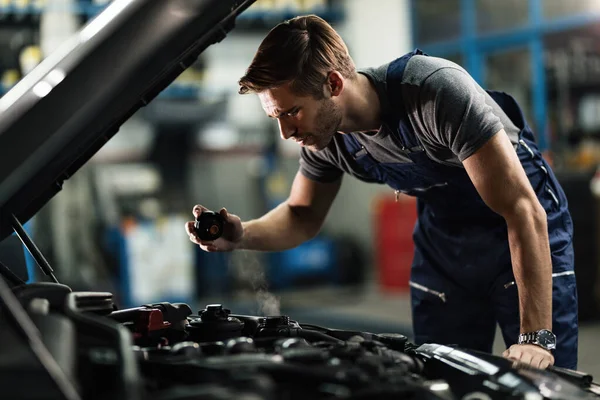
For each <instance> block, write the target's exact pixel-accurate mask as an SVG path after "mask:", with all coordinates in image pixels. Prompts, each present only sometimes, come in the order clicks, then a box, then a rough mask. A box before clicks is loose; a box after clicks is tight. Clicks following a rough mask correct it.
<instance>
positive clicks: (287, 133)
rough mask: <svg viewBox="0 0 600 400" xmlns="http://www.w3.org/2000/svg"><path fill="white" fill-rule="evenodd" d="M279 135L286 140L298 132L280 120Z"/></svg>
mask: <svg viewBox="0 0 600 400" xmlns="http://www.w3.org/2000/svg"><path fill="white" fill-rule="evenodd" d="M278 121H279V133H280V134H281V138H282V139H284V140H286V139H289V138H290V137H292V136H293V135H294V133H295V132H296V128H295V127H294V126H293V125H292V124H290V123H287V122H284V121H283V120H281V119H279V120H278Z"/></svg>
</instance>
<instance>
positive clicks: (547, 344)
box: [518, 329, 556, 351]
mask: <svg viewBox="0 0 600 400" xmlns="http://www.w3.org/2000/svg"><path fill="white" fill-rule="evenodd" d="M518 343H519V344H535V345H537V346H540V347H542V348H544V349H546V350H549V351H550V350H554V349H556V336H555V335H554V333H552V332H550V331H549V330H548V329H540V330H539V331H535V332H528V333H521V334H520V335H519V342H518Z"/></svg>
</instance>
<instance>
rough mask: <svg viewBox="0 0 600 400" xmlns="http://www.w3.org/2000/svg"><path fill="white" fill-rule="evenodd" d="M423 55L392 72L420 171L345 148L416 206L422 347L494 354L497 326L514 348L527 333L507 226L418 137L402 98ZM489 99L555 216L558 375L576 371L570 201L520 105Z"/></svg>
mask: <svg viewBox="0 0 600 400" xmlns="http://www.w3.org/2000/svg"><path fill="white" fill-rule="evenodd" d="M415 54H423V53H422V52H420V51H419V50H415V51H414V52H411V53H408V54H406V55H404V56H403V57H401V58H398V59H397V60H395V61H393V62H392V63H391V64H390V66H389V67H388V71H387V95H388V97H389V100H390V103H391V106H392V109H393V110H394V115H391V116H390V115H388V116H384V118H383V124H385V125H387V127H388V128H389V129H390V130H391V131H392V132H394V134H397V135H398V137H399V138H400V141H401V142H402V143H403V151H404V152H405V153H406V155H407V156H408V157H410V159H411V160H412V161H413V162H412V163H380V162H377V161H376V160H374V159H373V158H372V157H371V156H370V155H369V154H368V153H367V151H366V149H365V148H364V147H363V146H361V144H360V143H359V142H358V140H357V139H356V138H355V137H353V136H352V134H346V135H343V137H344V142H345V145H346V147H347V149H348V151H349V152H350V154H352V155H353V156H354V159H355V160H356V162H357V164H358V166H359V167H360V168H362V169H364V172H365V173H366V174H367V175H368V176H370V177H371V178H373V179H374V180H376V181H378V182H380V183H385V184H387V185H389V186H391V187H392V188H394V189H396V190H398V191H400V192H402V193H406V194H408V195H412V196H416V197H417V211H418V220H417V223H416V225H415V228H414V233H413V239H414V243H415V252H414V258H413V265H412V270H411V282H410V284H411V302H412V313H413V331H414V335H415V338H414V340H415V342H416V343H417V344H421V343H425V342H429V343H440V344H456V345H459V346H462V347H466V348H470V349H475V350H481V351H485V352H491V351H492V345H493V342H494V336H495V332H496V322H497V323H498V324H499V325H500V328H501V330H502V334H503V337H504V341H505V343H506V346H507V347H509V346H510V345H512V344H514V343H516V341H517V339H518V335H519V329H520V323H519V303H518V294H517V286H516V284H514V276H513V272H512V265H511V256H510V250H509V244H508V232H507V227H506V222H505V220H504V219H503V218H502V217H501V216H500V215H498V214H496V213H494V212H493V211H492V210H491V209H490V208H489V207H488V206H487V205H486V204H485V203H484V202H483V200H482V199H481V197H480V196H479V194H478V192H477V191H476V189H475V187H474V185H473V183H472V182H471V180H470V178H469V176H468V174H467V173H466V171H465V169H464V168H460V167H451V166H445V165H442V164H440V163H437V162H435V161H433V160H431V159H430V158H429V157H428V156H427V155H426V153H425V151H424V149H423V147H422V146H421V144H420V142H419V140H418V138H417V137H416V135H415V132H414V130H413V129H412V127H411V124H410V122H409V119H408V115H407V113H406V111H404V109H403V105H402V104H403V103H402V99H401V88H400V85H401V80H402V75H403V72H404V69H405V66H406V63H407V62H408V60H409V59H410V58H411V57H412V56H413V55H415ZM488 93H489V95H490V96H491V97H492V98H493V99H494V100H495V101H496V102H497V103H498V104H499V105H500V107H501V108H502V109H503V110H504V112H505V113H506V114H507V116H508V117H509V118H510V119H511V120H512V121H513V123H514V124H515V125H516V126H517V127H518V128H519V129H520V133H519V144H518V146H517V149H516V151H517V154H518V156H519V159H520V161H521V164H522V165H523V168H524V169H525V172H526V174H527V176H528V177H529V180H530V182H531V184H532V187H533V188H534V190H535V192H536V194H537V197H538V199H539V201H540V203H541V205H542V206H543V207H544V209H545V210H546V213H547V216H548V233H549V239H550V248H551V253H552V267H553V302H552V312H553V326H552V329H553V332H554V333H555V334H556V336H557V349H556V350H555V351H554V357H555V365H557V366H560V367H564V368H573V369H574V368H576V366H577V335H578V324H577V291H576V286H575V275H574V271H573V265H574V259H573V246H572V241H571V239H572V231H573V225H572V220H571V217H570V214H569V211H568V208H567V199H566V197H565V194H564V192H563V190H562V188H561V187H560V185H559V183H558V181H557V180H556V177H555V176H554V174H553V172H552V170H551V169H550V166H549V165H548V164H547V163H546V161H545V160H544V159H543V158H542V156H541V154H540V152H539V150H538V147H537V145H536V143H535V138H534V135H533V133H532V131H531V129H530V128H529V126H528V125H527V123H526V121H525V118H524V116H523V114H522V112H521V109H520V107H519V106H518V104H517V103H516V101H515V100H514V99H513V98H512V97H510V96H509V95H507V94H505V93H500V92H492V91H488ZM498 179H503V177H498ZM524 267H525V268H527V266H524Z"/></svg>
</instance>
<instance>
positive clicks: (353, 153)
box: [186, 16, 578, 368]
mask: <svg viewBox="0 0 600 400" xmlns="http://www.w3.org/2000/svg"><path fill="white" fill-rule="evenodd" d="M239 83H240V93H242V94H243V93H256V94H257V95H258V97H259V98H260V101H261V103H262V106H263V108H264V110H265V112H266V114H267V115H268V116H269V117H271V118H273V119H276V120H277V122H278V124H279V129H280V132H281V137H282V138H283V139H290V138H291V139H293V140H294V141H296V142H298V143H299V144H300V145H301V146H302V149H301V159H300V169H299V171H298V173H297V175H296V177H295V179H294V182H293V185H292V189H291V193H290V196H289V198H288V199H287V200H286V201H285V202H283V203H282V204H280V205H279V206H278V207H277V208H275V209H273V210H272V211H270V212H269V213H267V214H266V215H264V216H263V217H261V218H259V219H256V220H252V221H247V222H241V221H240V219H239V218H238V217H237V216H235V215H232V214H229V213H228V212H227V211H226V210H225V209H222V210H221V211H220V213H221V215H223V216H224V217H225V219H226V222H227V223H226V228H225V232H224V235H223V237H221V238H219V239H217V240H215V241H214V242H203V241H200V240H199V238H198V237H197V236H196V235H195V234H194V233H193V229H192V227H193V223H192V222H190V223H188V224H187V225H186V229H187V232H188V234H189V235H190V240H192V241H193V242H194V243H197V244H199V245H200V247H201V248H202V249H204V250H205V251H209V252H212V251H231V250H234V249H253V250H262V251H280V250H284V249H289V248H292V247H295V246H297V245H299V244H301V243H302V242H304V241H306V240H308V239H310V238H312V237H314V236H315V235H316V234H317V233H318V231H319V229H320V228H321V226H322V224H323V221H324V219H325V217H326V215H327V213H328V210H329V208H330V206H331V204H332V202H333V200H334V198H335V197H336V194H337V192H338V189H339V188H340V183H341V178H342V175H343V173H347V174H349V175H352V176H354V177H356V178H358V179H360V180H363V181H366V182H378V183H385V184H388V185H389V186H391V187H392V188H393V189H395V190H396V191H397V192H402V193H407V194H409V195H413V196H416V197H417V198H418V203H417V204H418V222H417V224H416V226H415V231H414V242H415V254H414V260H413V266H412V271H411V282H410V284H411V298H412V300H411V301H412V311H413V329H414V334H415V342H416V343H418V344H419V343H424V342H429V343H442V344H443V343H446V344H458V345H460V346H464V347H467V348H471V349H477V350H482V351H487V352H491V350H492V344H493V339H494V334H495V326H496V322H498V323H499V325H500V327H501V329H502V333H503V337H504V340H505V342H506V345H507V348H508V349H507V350H506V351H505V352H504V356H505V357H507V358H509V359H513V360H519V361H521V362H523V363H527V364H531V365H533V366H535V367H540V368H546V367H547V366H548V365H552V364H553V363H555V364H556V365H557V366H562V367H566V368H576V366H577V334H578V327H577V294H576V287H575V276H574V272H573V249H572V244H571V238H572V221H571V218H570V215H569V212H568V209H567V201H566V198H565V195H564V192H563V190H562V189H561V187H560V185H559V184H558V182H557V180H556V178H555V177H554V174H553V173H552V171H551V169H550V167H549V166H548V164H547V163H546V162H545V161H544V159H543V158H542V157H541V156H540V152H539V151H538V148H537V146H536V144H535V141H534V136H533V134H532V132H531V130H530V129H529V127H528V126H527V124H526V122H525V120H524V117H523V115H522V113H521V111H520V109H519V107H518V105H517V104H516V102H515V101H514V100H513V99H512V97H510V96H508V95H506V94H502V93H496V92H486V91H484V90H483V89H481V87H480V86H479V85H478V84H477V83H476V82H475V81H474V80H473V79H472V78H471V77H470V76H469V75H468V73H467V72H466V71H465V70H464V69H462V68H461V67H459V66H458V65H456V64H453V63H451V62H449V61H447V60H443V59H439V58H435V57H429V56H427V55H424V54H423V53H422V52H420V51H418V50H417V51H414V52H411V53H409V54H406V55H404V56H403V57H401V58H398V59H397V60H394V61H392V62H390V63H389V64H386V65H384V66H381V67H379V68H374V69H368V70H364V71H360V72H357V71H356V70H355V66H354V63H353V61H352V59H351V57H350V55H349V54H348V50H347V48H346V45H345V44H344V42H343V41H342V39H341V38H340V37H339V35H338V34H337V33H336V32H335V31H334V30H333V28H332V27H331V26H329V25H328V24H327V23H326V22H325V21H323V20H322V19H320V18H318V17H316V16H306V17H298V18H294V19H292V20H289V21H286V22H284V23H281V24H279V25H278V26H276V27H275V28H274V29H273V30H272V31H271V32H270V33H269V34H268V35H267V37H266V38H265V39H264V40H263V42H262V43H261V45H260V47H259V49H258V51H257V52H256V55H255V57H254V59H253V60H252V63H251V65H250V66H249V68H248V69H247V71H246V75H245V76H244V77H242V78H241V80H240V82H239ZM203 210H205V208H204V207H202V206H199V205H198V206H196V207H194V210H193V212H194V215H198V214H199V213H201V212H202V211H203ZM349 212H351V211H349ZM552 332H554V334H553V333H552ZM555 335H556V337H555ZM555 346H556V349H555V350H554V347H555ZM553 351H554V354H552V352H553ZM555 360H556V361H555Z"/></svg>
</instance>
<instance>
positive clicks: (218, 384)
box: [0, 282, 600, 400]
mask: <svg viewBox="0 0 600 400" xmlns="http://www.w3.org/2000/svg"><path fill="white" fill-rule="evenodd" d="M1 283H2V286H4V289H2V299H3V304H4V307H3V312H2V320H3V321H2V326H3V329H2V330H0V338H1V340H0V343H2V344H3V347H4V349H3V351H2V353H3V357H1V359H2V362H1V363H0V368H1V373H0V385H1V386H0V390H1V393H3V396H2V398H7V399H42V398H43V399H54V398H57V399H59V398H61V399H62V398H79V399H152V400H188V399H211V400H212V399H215V400H216V399H232V398H235V399H248V400H250V399H252V400H254V399H256V400H259V399H260V400H262V399H265V400H270V399H373V398H377V399H387V398H389V399H392V398H393V399H464V400H467V399H484V400H485V399H527V400H532V399H595V398H599V397H600V388H599V386H598V385H596V384H595V383H593V382H592V377H591V376H589V375H587V374H583V373H580V372H577V371H571V370H563V369H560V368H554V367H551V368H549V369H548V370H539V369H535V368H531V367H527V366H523V365H516V364H513V362H511V361H509V360H506V359H503V358H501V357H497V356H493V355H489V354H483V353H478V352H474V351H470V350H468V349H460V348H455V347H453V346H445V345H438V344H423V345H421V346H417V345H415V344H413V343H411V342H410V341H409V340H408V338H407V337H406V336H403V335H400V334H394V333H369V332H354V331H347V330H337V329H329V328H326V327H321V326H315V325H309V324H303V323H301V322H298V321H294V320H293V319H291V318H290V317H288V316H285V315H278V316H251V315H237V314H234V313H232V312H231V311H230V310H229V309H227V308H225V307H224V306H223V305H221V304H210V305H207V306H206V307H205V308H203V309H201V310H199V311H195V310H192V308H191V307H190V306H189V305H187V304H183V303H157V304H147V305H143V306H140V307H136V308H130V309H117V307H116V306H115V304H114V303H113V299H112V295H111V294H110V293H98V292H72V291H71V289H70V288H69V287H67V286H65V285H62V284H56V283H34V284H27V285H24V286H23V285H22V286H16V287H12V288H10V289H9V287H8V286H7V285H6V284H5V283H4V282H1ZM5 289H6V290H5ZM9 292H10V293H9ZM11 293H12V294H14V296H13V295H12V294H11ZM11 299H13V300H15V301H12V300H11ZM7 300H8V301H7ZM24 339H27V340H24ZM38 339H40V340H38ZM42 349H44V351H42ZM54 367H59V368H60V371H62V373H64V374H62V375H61V374H57V373H56V371H57V370H56V368H54ZM53 368H54V373H53V372H52V371H53ZM4 396H6V397H4Z"/></svg>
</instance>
